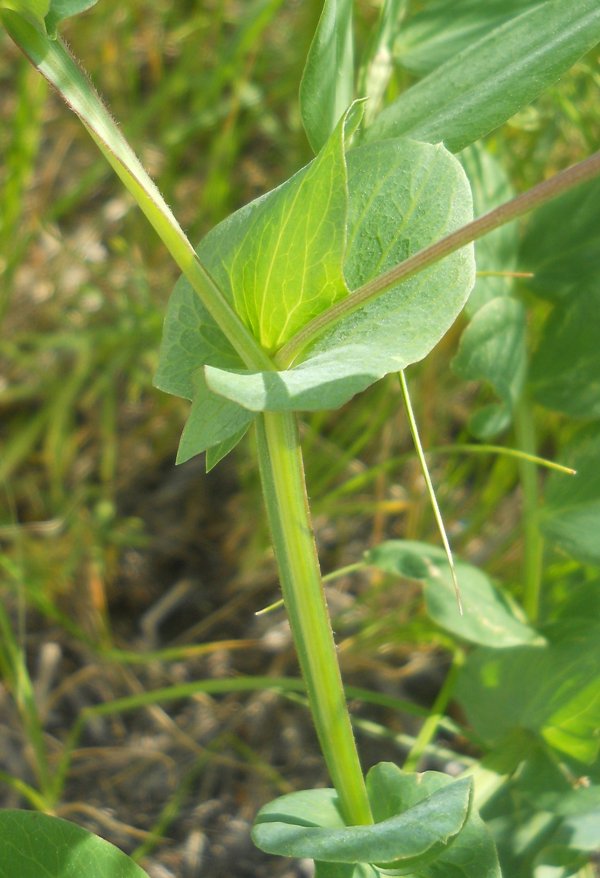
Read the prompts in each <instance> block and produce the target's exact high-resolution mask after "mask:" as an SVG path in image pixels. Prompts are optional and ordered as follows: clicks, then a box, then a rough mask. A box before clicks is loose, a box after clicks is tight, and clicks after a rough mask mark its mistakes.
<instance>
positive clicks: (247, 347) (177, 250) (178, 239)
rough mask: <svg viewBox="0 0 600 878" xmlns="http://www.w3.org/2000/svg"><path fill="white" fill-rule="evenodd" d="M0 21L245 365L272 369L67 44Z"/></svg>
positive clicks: (16, 20) (13, 20)
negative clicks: (90, 142) (94, 148)
mask: <svg viewBox="0 0 600 878" xmlns="http://www.w3.org/2000/svg"><path fill="white" fill-rule="evenodd" d="M0 20H1V21H2V24H3V25H4V26H5V28H6V30H7V31H8V33H9V35H10V36H11V37H12V39H13V40H14V41H15V43H16V44H17V46H18V47H19V48H20V49H21V51H22V52H23V53H24V54H25V55H26V56H27V57H28V58H29V60H30V61H31V63H32V64H33V65H34V67H36V68H37V69H38V70H39V72H40V73H41V74H42V76H44V77H45V78H46V79H47V80H48V82H49V83H51V85H53V86H54V88H55V89H56V90H57V91H58V93H59V94H60V96H61V97H62V98H63V99H64V101H65V102H66V103H67V104H68V105H69V107H70V108H71V109H72V110H73V112H74V113H76V114H77V116H79V118H80V120H81V121H82V122H83V124H84V126H85V128H86V129H87V131H88V133H89V134H90V136H91V137H92V139H93V140H94V142H95V143H96V145H97V146H98V148H99V149H100V151H101V152H102V154H103V156H104V157H105V159H106V160H107V161H108V163H109V164H110V165H111V167H112V168H113V170H114V171H115V173H116V174H117V176H118V177H119V179H120V180H121V182H122V183H123V185H124V186H125V188H126V189H127V190H128V191H129V192H130V193H131V195H132V196H133V198H134V199H135V201H136V202H137V204H138V206H139V207H140V208H141V210H142V211H143V213H144V214H145V215H146V218H147V219H148V220H149V222H150V224H151V225H152V226H153V228H154V230H155V231H156V232H157V234H158V236H159V237H160V239H161V241H162V242H163V244H164V245H165V247H166V248H167V250H168V251H169V253H170V254H171V256H172V257H173V259H174V260H175V262H176V263H177V265H178V266H179V268H180V269H181V271H182V272H183V274H184V275H185V276H186V278H187V279H188V281H189V282H190V284H191V286H192V288H193V289H194V290H195V291H196V293H198V295H199V297H200V299H201V300H202V303H203V305H204V307H205V308H206V309H207V311H208V312H209V313H210V315H211V316H212V317H213V319H214V320H215V322H216V323H217V325H218V326H219V328H220V329H221V330H222V332H223V333H224V335H225V336H226V337H227V339H228V341H229V342H230V343H231V345H232V346H233V348H234V349H235V350H236V351H237V353H238V354H239V356H240V357H241V358H242V360H243V361H244V363H245V365H246V366H247V367H248V368H249V369H256V370H270V369H273V364H272V362H271V360H270V359H269V357H268V356H267V355H266V353H265V352H264V351H263V350H262V348H261V347H260V345H259V344H258V342H257V341H256V340H255V339H254V337H253V335H252V333H251V332H250V330H249V329H248V328H247V327H246V326H245V324H244V323H243V322H242V321H241V320H240V318H239V317H238V315H237V314H236V312H235V311H234V309H233V308H232V306H231V305H230V304H229V302H228V301H227V299H226V298H225V297H224V296H223V293H222V291H221V290H220V289H219V287H218V285H217V284H216V283H215V281H214V280H213V278H212V277H211V275H210V274H209V272H208V271H207V270H206V268H205V267H204V266H203V264H202V263H201V262H200V260H199V259H198V256H197V254H196V252H195V251H194V248H193V247H192V245H191V243H190V242H189V240H188V239H187V237H186V235H185V233H184V232H183V230H182V228H181V226H180V225H179V223H178V222H177V220H176V219H175V217H174V216H173V214H172V212H171V210H170V208H169V207H168V205H167V204H166V202H165V200H164V199H163V197H162V195H161V194H160V192H159V191H158V189H157V188H156V186H155V185H154V183H153V182H152V180H151V179H150V177H149V176H148V174H147V173H146V171H145V170H144V168H143V166H142V164H141V162H140V161H139V159H138V158H137V156H136V155H135V153H134V152H133V150H132V149H131V147H130V146H129V144H128V143H127V141H126V140H125V138H124V137H123V135H122V134H121V132H120V130H119V128H118V126H117V124H116V122H115V121H114V120H113V119H112V118H111V116H110V113H109V112H108V110H107V109H106V107H105V106H104V104H103V103H102V101H101V100H100V98H99V96H98V94H97V93H96V91H95V90H94V88H93V87H92V85H91V83H90V82H89V80H88V79H87V78H86V76H85V75H84V73H83V72H82V71H81V69H80V68H79V67H78V66H77V64H76V62H75V60H74V59H73V58H72V56H71V55H70V54H69V52H68V51H67V49H66V48H65V46H64V45H63V44H62V43H61V41H60V40H51V39H49V38H48V37H46V36H45V35H44V34H42V33H40V32H39V31H38V30H36V29H35V28H34V27H32V25H31V24H29V22H28V21H26V20H25V19H24V18H22V16H20V15H18V14H17V13H14V12H12V11H10V10H8V9H3V10H2V11H1V12H0Z"/></svg>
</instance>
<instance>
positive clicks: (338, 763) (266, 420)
mask: <svg viewBox="0 0 600 878" xmlns="http://www.w3.org/2000/svg"><path fill="white" fill-rule="evenodd" d="M257 437H258V459H259V464H260V474H261V481H262V488H263V494H264V498H265V504H266V508H267V514H268V518H269V524H270V527H271V533H272V537H273V545H274V548H275V556H276V559H277V564H278V567H279V576H280V581H281V588H282V592H283V599H284V602H285V606H286V609H287V613H288V617H289V620H290V627H291V629H292V635H293V637H294V643H295V646H296V652H297V654H298V659H299V663H300V669H301V671H302V676H303V677H304V680H305V683H306V689H307V694H308V700H309V704H310V708H311V712H312V716H313V721H314V724H315V728H316V731H317V736H318V738H319V743H320V745H321V750H322V752H323V756H324V757H325V762H326V764H327V768H328V770H329V774H330V776H331V779H332V781H333V784H334V786H335V788H336V790H337V793H338V796H339V800H340V808H341V811H342V814H343V816H344V820H345V821H346V823H347V824H348V825H357V824H368V823H372V822H373V818H372V815H371V809H370V807H369V801H368V798H367V792H366V788H365V782H364V779H363V775H362V770H361V767H360V761H359V758H358V753H357V750H356V744H355V741H354V734H353V732H352V726H351V723H350V717H349V714H348V709H347V706H346V699H345V696H344V690H343V686H342V679H341V675H340V669H339V665H338V660H337V654H336V646H335V641H334V639H333V632H332V630H331V624H330V621H329V614H328V612H327V605H326V603H325V596H324V593H323V587H322V584H321V573H320V570H319V560H318V557H317V551H316V546H315V541H314V535H313V530H312V525H311V521H310V511H309V507H308V499H307V494H306V484H305V480H304V466H303V461H302V452H301V449H300V439H299V435H298V427H297V423H296V418H295V415H293V414H290V413H275V412H265V413H264V414H263V415H262V416H261V417H260V418H259V419H258V420H257Z"/></svg>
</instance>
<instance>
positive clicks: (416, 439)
mask: <svg viewBox="0 0 600 878" xmlns="http://www.w3.org/2000/svg"><path fill="white" fill-rule="evenodd" d="M398 379H399V381H400V388H401V391H402V399H403V401H404V408H405V411H406V417H407V419H408V426H409V428H410V435H411V436H412V440H413V445H414V446H415V451H416V452H417V457H418V458H419V464H420V465H421V472H422V473H423V478H424V479H425V485H426V487H427V493H428V494H429V502H430V503H431V508H432V509H433V515H434V518H435V522H436V524H437V526H438V531H439V534H440V537H441V539H442V544H443V546H444V551H445V552H446V558H447V559H448V566H449V567H450V575H451V576H452V583H453V585H454V593H455V595H456V602H457V604H458V612H459V613H460V615H461V616H462V614H463V606H462V600H461V595H460V586H459V584H458V578H457V576H456V567H455V566H454V558H453V556H452V549H451V547H450V541H449V540H448V535H447V533H446V528H445V526H444V519H443V518H442V513H441V511H440V507H439V505H438V501H437V497H436V496H435V488H434V487H433V482H432V481H431V475H430V474H429V467H428V466H427V459H426V458H425V452H424V451H423V445H422V444H421V437H420V436H419V428H418V426H417V419H416V418H415V413H414V411H413V407H412V403H411V401H410V393H409V392H408V384H407V383H406V375H405V374H404V370H401V371H400V372H398Z"/></svg>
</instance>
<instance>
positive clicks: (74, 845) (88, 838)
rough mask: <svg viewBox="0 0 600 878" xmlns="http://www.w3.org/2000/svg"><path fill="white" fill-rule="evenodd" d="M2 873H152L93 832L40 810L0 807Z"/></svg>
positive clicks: (129, 877)
mask: <svg viewBox="0 0 600 878" xmlns="http://www.w3.org/2000/svg"><path fill="white" fill-rule="evenodd" d="M0 849H1V850H2V857H0V878H17V876H18V878H41V876H44V878H82V876H85V878H148V876H147V875H146V873H145V872H144V871H143V870H142V869H140V867H139V866H138V865H137V864H136V863H134V861H133V860H131V859H130V858H129V857H127V856H126V855H125V854H124V853H123V852H122V851H120V850H119V849H118V848H116V847H114V845H112V844H109V843H108V842H107V841H104V839H102V838H99V837H98V836H97V835H93V834H92V833H91V832H87V830H85V829H82V828H81V827H80V826H76V825H75V824H74V823H68V822H67V821H66V820H60V819H59V818H58V817H49V816H48V815H47V814H39V813H38V812H35V811H13V810H5V811H0Z"/></svg>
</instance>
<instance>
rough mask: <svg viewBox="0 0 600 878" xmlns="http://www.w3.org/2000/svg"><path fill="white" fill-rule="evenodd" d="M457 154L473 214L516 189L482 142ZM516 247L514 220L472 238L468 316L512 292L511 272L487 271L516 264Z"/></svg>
mask: <svg viewBox="0 0 600 878" xmlns="http://www.w3.org/2000/svg"><path fill="white" fill-rule="evenodd" d="M478 5H480V4H478ZM458 158H459V159H460V161H461V164H462V166H463V168H464V169H465V171H466V174H467V177H468V178H469V182H470V184H471V191H472V192H473V211H474V213H475V216H482V215H483V214H484V213H487V212H488V211H490V210H492V209H493V208H494V207H498V205H499V204H502V203H503V202H505V201H510V199H511V198H513V196H514V195H515V192H514V189H513V187H512V185H511V182H510V180H509V178H508V174H507V173H506V171H505V170H504V169H503V167H502V166H501V165H500V163H499V162H498V161H496V159H495V158H494V157H493V156H492V155H490V153H489V152H488V151H487V150H486V149H485V148H484V147H483V146H482V145H481V144H479V143H473V144H472V145H471V146H469V147H467V148H466V149H465V150H463V151H462V152H461V153H460V155H459V156H458ZM518 248H519V229H518V225H517V223H507V224H506V225H504V226H500V228H499V229H496V230H495V231H494V232H491V233H490V234H489V235H485V236H484V237H483V238H480V239H479V240H478V241H476V242H475V262H476V264H477V279H476V281H475V286H474V287H473V290H472V292H471V295H470V296H469V301H468V302H467V305H466V308H465V311H466V313H467V314H468V315H469V316H472V315H473V314H474V313H475V312H476V311H477V310H478V309H479V308H481V307H482V306H483V305H485V304H487V302H490V301H491V300H492V299H495V298H496V297H497V296H507V295H509V294H510V293H511V292H512V288H513V279H512V278H511V277H510V276H494V274H491V275H490V274H488V273H494V272H508V273H510V272H511V271H513V270H514V269H515V268H516V266H517V253H518Z"/></svg>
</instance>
